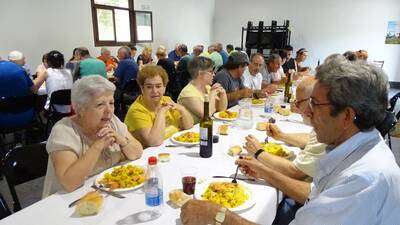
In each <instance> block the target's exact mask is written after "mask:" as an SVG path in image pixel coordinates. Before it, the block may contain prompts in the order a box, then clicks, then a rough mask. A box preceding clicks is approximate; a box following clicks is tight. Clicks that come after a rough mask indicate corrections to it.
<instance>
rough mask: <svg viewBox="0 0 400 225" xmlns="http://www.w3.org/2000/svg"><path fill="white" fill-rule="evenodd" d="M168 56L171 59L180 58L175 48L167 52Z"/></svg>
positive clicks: (176, 59)
mask: <svg viewBox="0 0 400 225" xmlns="http://www.w3.org/2000/svg"><path fill="white" fill-rule="evenodd" d="M168 58H170V59H172V60H173V61H179V60H181V57H180V56H179V55H177V54H176V51H175V50H172V51H170V52H169V53H168Z"/></svg>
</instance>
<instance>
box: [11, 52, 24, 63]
mask: <svg viewBox="0 0 400 225" xmlns="http://www.w3.org/2000/svg"><path fill="white" fill-rule="evenodd" d="M23 58H24V54H22V52H19V51H12V52H10V53H9V54H8V60H10V61H17V60H21V59H23Z"/></svg>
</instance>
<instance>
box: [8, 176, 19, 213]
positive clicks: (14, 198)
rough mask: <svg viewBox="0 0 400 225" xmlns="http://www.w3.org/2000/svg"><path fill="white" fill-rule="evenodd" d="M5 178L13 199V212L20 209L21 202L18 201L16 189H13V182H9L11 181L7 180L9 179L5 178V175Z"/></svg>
mask: <svg viewBox="0 0 400 225" xmlns="http://www.w3.org/2000/svg"><path fill="white" fill-rule="evenodd" d="M6 180H7V184H8V188H9V189H10V193H11V197H12V199H13V201H14V203H13V212H14V213H15V212H17V211H19V210H21V209H22V207H21V203H20V202H19V199H18V195H17V191H16V190H15V186H14V185H13V184H11V182H9V179H7V177H6Z"/></svg>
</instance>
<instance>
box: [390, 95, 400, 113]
mask: <svg viewBox="0 0 400 225" xmlns="http://www.w3.org/2000/svg"><path fill="white" fill-rule="evenodd" d="M399 98H400V92H398V93H397V94H395V95H394V96H393V97H392V98H391V99H390V100H389V103H390V106H389V109H388V111H390V112H393V113H395V114H396V112H395V109H396V103H397V100H398V99H399ZM396 118H397V119H400V111H399V112H397V114H396Z"/></svg>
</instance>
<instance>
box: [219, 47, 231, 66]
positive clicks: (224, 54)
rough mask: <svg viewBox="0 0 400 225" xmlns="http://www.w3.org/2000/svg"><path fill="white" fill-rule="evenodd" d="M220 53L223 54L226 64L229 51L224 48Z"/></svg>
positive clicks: (223, 61) (223, 60)
mask: <svg viewBox="0 0 400 225" xmlns="http://www.w3.org/2000/svg"><path fill="white" fill-rule="evenodd" d="M219 54H221V56H222V63H223V64H224V65H225V63H226V62H227V61H228V57H229V55H228V53H227V52H226V51H225V50H222V51H221V52H220V53H219Z"/></svg>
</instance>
